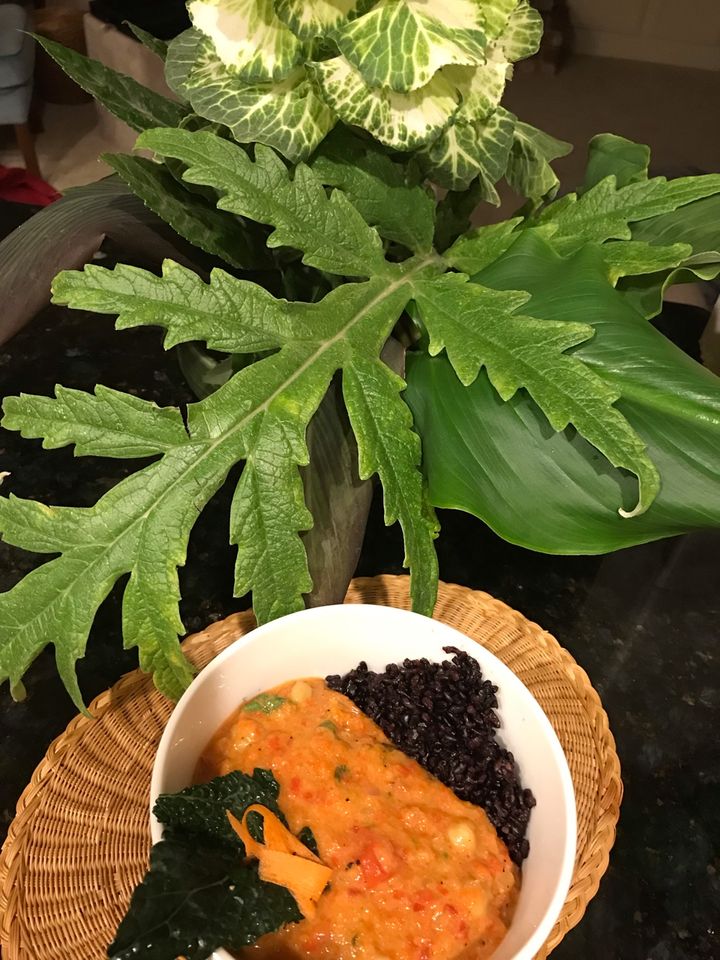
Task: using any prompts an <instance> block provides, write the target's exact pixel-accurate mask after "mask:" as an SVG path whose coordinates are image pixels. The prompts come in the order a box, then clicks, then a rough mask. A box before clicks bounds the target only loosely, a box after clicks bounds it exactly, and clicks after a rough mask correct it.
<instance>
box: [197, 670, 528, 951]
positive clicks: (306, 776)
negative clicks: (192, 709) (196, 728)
mask: <svg viewBox="0 0 720 960" xmlns="http://www.w3.org/2000/svg"><path fill="white" fill-rule="evenodd" d="M255 767H264V768H268V769H270V770H272V772H273V774H274V775H275V778H276V779H277V781H278V783H279V784H280V798H279V802H280V805H281V808H282V810H283V812H284V814H285V816H286V817H287V820H288V824H289V826H290V829H291V830H292V831H293V832H294V833H298V832H299V831H300V830H301V829H302V828H303V827H304V826H306V825H308V826H310V827H311V829H312V831H313V833H314V835H315V839H316V840H317V845H318V849H319V853H320V857H321V859H322V861H323V863H324V864H326V865H327V866H328V867H330V868H331V869H332V871H333V874H332V879H331V882H330V884H329V886H328V888H327V889H326V891H325V893H324V894H323V895H322V896H321V897H320V899H319V901H318V904H317V911H316V913H315V916H313V917H312V918H310V919H308V918H306V919H304V920H302V921H301V922H300V923H297V924H292V925H289V926H287V927H285V928H284V929H282V930H280V931H278V932H277V933H273V934H268V935H267V936H265V937H263V938H262V939H261V940H260V941H258V943H257V944H255V946H253V947H249V948H247V949H246V950H245V951H244V952H243V954H242V955H243V956H244V957H247V958H253V960H265V958H273V960H299V958H318V960H360V958H367V960H370V958H372V960H390V958H392V960H450V958H458V957H462V958H463V960H483V958H487V957H489V956H490V955H491V954H492V952H493V951H494V949H495V948H496V947H497V945H498V944H499V942H500V941H501V940H502V938H503V936H504V935H505V932H506V930H507V927H508V924H509V922H510V918H511V916H512V913H513V910H514V907H515V903H516V900H517V894H518V888H519V874H518V871H517V869H516V868H515V867H514V865H513V864H512V862H511V860H510V857H509V855H508V852H507V849H506V847H505V845H504V844H503V843H502V841H501V840H500V839H499V838H498V836H497V834H496V832H495V829H494V827H493V826H492V824H491V823H490V822H489V820H488V818H487V816H486V815H485V813H484V811H483V810H481V809H480V808H479V807H476V806H474V805H473V804H470V803H466V802H464V801H462V800H459V799H458V798H457V797H456V796H455V794H454V793H453V792H452V791H451V790H450V789H449V788H448V787H445V786H444V785H443V784H441V783H440V781H439V780H436V779H435V778H434V777H432V776H431V775H430V774H429V773H427V772H426V771H425V770H423V768H422V767H421V766H420V765H419V764H417V763H416V762H415V761H414V760H410V759H409V758H408V757H407V756H405V754H403V753H400V752H399V751H398V750H396V749H395V748H394V747H393V745H392V744H391V743H390V742H389V741H388V740H387V738H386V737H385V735H384V734H383V733H382V731H381V730H380V728H379V727H378V726H377V725H376V724H375V723H373V721H372V720H370V719H369V718H368V717H366V716H365V715H364V714H363V713H361V711H360V710H358V708H357V707H355V705H354V704H353V703H352V702H351V701H350V700H348V698H347V697H344V696H343V695H342V694H339V693H335V692H334V691H332V690H330V689H328V687H327V686H326V685H325V682H324V681H323V680H319V679H309V680H297V681H291V682H289V683H285V684H282V685H281V686H279V687H276V688H275V689H274V690H272V691H269V692H268V694H264V695H261V697H259V698H256V699H255V700H253V701H250V702H249V703H247V704H244V705H243V706H242V707H241V708H240V709H239V710H238V711H237V712H236V713H234V714H233V715H232V716H231V717H230V719H229V720H228V721H227V722H226V723H225V724H224V725H223V726H222V727H221V729H220V730H219V731H218V732H217V733H216V734H215V736H214V737H213V739H212V740H211V741H210V743H209V744H208V746H207V748H206V749H205V752H204V753H203V755H202V757H201V759H200V762H199V764H198V769H197V777H196V779H197V780H198V781H202V780H207V779H209V778H211V777H213V776H217V775H219V774H226V773H230V772H231V771H232V770H243V771H245V772H246V773H251V772H252V771H253V770H254V769H255Z"/></svg>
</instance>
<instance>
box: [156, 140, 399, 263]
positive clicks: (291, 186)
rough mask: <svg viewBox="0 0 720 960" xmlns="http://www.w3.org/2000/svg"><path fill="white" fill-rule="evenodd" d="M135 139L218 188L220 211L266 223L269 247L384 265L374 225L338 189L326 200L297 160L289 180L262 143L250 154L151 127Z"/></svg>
mask: <svg viewBox="0 0 720 960" xmlns="http://www.w3.org/2000/svg"><path fill="white" fill-rule="evenodd" d="M138 146H139V147H148V148H149V149H150V150H154V151H155V152H156V153H159V154H160V155H162V156H164V157H174V158H175V159H176V160H181V161H182V162H183V163H185V164H187V165H188V170H187V171H186V172H185V174H184V179H185V180H187V181H188V183H199V184H203V185H207V186H212V187H213V188H215V189H216V190H218V192H219V193H220V194H221V197H222V199H221V200H220V202H219V204H218V205H219V206H220V207H221V208H222V209H223V210H229V211H230V212H231V213H237V214H240V215H242V216H246V217H250V218H251V219H253V220H258V221H260V222H264V223H270V224H272V225H273V226H274V227H275V230H274V232H273V233H272V234H271V235H270V237H269V238H268V241H267V242H268V246H271V247H279V246H290V247H294V248H295V249H302V250H304V251H305V253H304V257H303V260H304V262H305V263H307V264H308V265H310V266H313V267H317V268H318V269H320V270H327V271H328V272H330V273H338V274H345V275H347V276H354V277H362V276H365V277H367V276H371V275H372V274H374V273H382V272H383V270H384V269H385V258H384V255H383V250H382V243H381V241H380V237H379V236H378V234H377V232H376V231H375V230H373V229H372V228H371V227H369V226H368V225H367V224H366V223H365V221H364V220H363V219H362V217H361V216H360V214H359V213H358V212H357V210H356V209H355V207H353V205H352V204H351V203H350V201H349V200H348V199H347V197H346V196H345V195H344V194H343V193H342V192H341V191H340V190H335V191H334V192H333V194H332V196H331V197H330V199H328V197H327V195H326V193H325V190H324V189H323V186H322V184H321V182H320V181H319V180H318V178H317V177H316V176H315V175H314V174H313V173H312V171H311V170H310V169H309V168H308V167H306V166H304V165H302V164H301V165H299V166H298V167H297V168H296V169H295V176H294V178H293V179H292V180H291V179H290V173H289V172H288V169H287V167H286V166H285V164H284V163H283V162H282V160H280V158H279V157H278V156H277V155H276V154H275V153H273V151H272V150H270V149H268V148H267V147H262V146H257V147H256V148H255V157H256V159H255V161H253V160H251V159H250V157H249V156H248V155H247V154H246V153H245V152H244V151H243V150H240V149H239V148H238V147H237V146H236V145H235V144H232V143H228V142H227V141H225V140H221V139H220V138H219V137H215V136H213V135H212V134H209V133H190V132H189V131H187V130H160V129H158V130H150V131H148V132H147V133H146V134H145V135H143V136H142V137H140V138H139V140H138Z"/></svg>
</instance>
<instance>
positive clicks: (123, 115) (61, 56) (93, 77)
mask: <svg viewBox="0 0 720 960" xmlns="http://www.w3.org/2000/svg"><path fill="white" fill-rule="evenodd" d="M36 40H37V41H38V43H39V44H40V45H41V46H42V47H43V49H44V50H45V51H46V52H47V53H48V54H49V55H50V56H51V57H52V58H53V60H55V61H57V63H59V64H60V66H61V67H62V68H63V70H64V71H65V73H67V75H68V76H69V77H72V79H73V80H74V81H75V83H77V84H78V85H79V86H81V87H82V88H83V90H86V91H87V92H88V93H90V94H92V96H93V97H94V98H95V99H96V100H99V101H100V103H101V104H102V105H103V106H104V107H107V109H108V110H109V111H110V112H111V113H113V114H115V116H116V117H118V118H119V119H120V120H123V121H124V122H125V123H127V124H128V126H130V127H132V128H133V130H137V131H141V130H147V129H149V128H150V127H177V126H178V125H179V124H180V122H181V121H182V119H183V117H185V116H186V115H187V112H188V111H187V108H186V107H185V106H183V105H182V104H179V103H175V101H174V100H169V99H168V98H167V97H163V96H162V95H161V94H159V93H155V91H154V90H149V89H148V88H147V87H144V86H143V85H142V84H141V83H138V82H137V80H133V78H132V77H128V76H126V75H125V74H124V73H118V72H117V70H111V69H110V67H106V66H105V65H104V64H102V63H100V61H99V60H90V59H89V58H88V57H85V56H83V55H82V54H81V53H77V52H76V51H75V50H70V49H69V47H64V46H63V45H62V44H61V43H57V42H56V41H55V40H49V39H48V38H47V37H39V36H38V37H36Z"/></svg>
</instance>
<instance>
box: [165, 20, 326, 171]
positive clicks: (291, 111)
mask: <svg viewBox="0 0 720 960" xmlns="http://www.w3.org/2000/svg"><path fill="white" fill-rule="evenodd" d="M166 77H167V81H168V83H169V85H170V87H171V88H172V89H173V90H174V91H175V92H176V93H177V94H178V95H179V96H182V97H183V98H184V99H187V100H188V101H189V103H190V104H191V106H192V108H193V110H194V111H195V112H196V113H197V114H199V115H200V116H202V117H205V118H206V119H208V120H211V121H213V122H216V123H222V124H225V125H226V126H227V127H229V128H230V130H231V131H232V134H233V136H234V138H235V139H236V140H237V141H238V142H239V143H264V144H267V145H268V146H270V147H274V148H275V149H276V150H279V151H280V153H282V155H283V156H285V157H287V158H288V160H291V161H292V162H294V163H297V162H298V161H299V160H304V159H306V158H307V157H309V156H310V154H311V153H312V152H313V150H315V148H316V147H317V145H318V144H319V143H320V142H321V141H322V139H323V138H324V137H325V136H326V134H327V133H328V132H329V131H330V130H331V129H332V128H333V126H334V124H335V115H334V114H333V112H332V111H331V110H330V109H329V107H327V106H326V104H325V103H324V102H323V101H322V100H321V99H320V97H318V95H317V93H316V91H315V89H314V87H313V86H312V85H311V84H310V82H309V81H308V78H307V75H306V73H305V71H304V69H303V68H302V67H298V68H296V69H295V70H293V71H292V72H291V73H290V74H289V75H288V76H287V77H285V79H283V80H280V81H278V82H276V83H256V84H248V83H245V82H244V81H243V80H241V79H240V77H239V75H238V74H237V73H236V72H235V71H233V70H232V69H231V68H228V67H226V66H225V64H223V63H222V62H221V61H220V59H219V58H218V57H217V55H216V54H215V52H214V50H213V47H212V44H211V43H210V41H209V40H208V38H207V37H204V36H203V35H202V34H201V33H200V32H199V31H197V30H193V29H191V30H186V31H185V32H184V33H182V34H180V36H179V37H177V38H176V39H175V40H173V41H172V43H171V44H170V48H169V52H168V61H167V69H166Z"/></svg>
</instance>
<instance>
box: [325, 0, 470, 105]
mask: <svg viewBox="0 0 720 960" xmlns="http://www.w3.org/2000/svg"><path fill="white" fill-rule="evenodd" d="M334 37H335V40H336V42H337V44H338V46H339V47H340V51H341V52H342V53H343V54H344V56H345V57H346V58H347V60H348V61H349V62H350V63H351V64H352V65H353V66H354V67H355V69H356V70H358V71H359V72H360V73H361V74H362V76H363V78H364V80H365V82H366V83H367V84H368V85H369V86H370V87H373V88H377V87H382V88H386V89H390V90H393V91H395V92H397V93H407V92H409V91H411V90H417V89H418V88H419V87H422V86H424V85H425V84H426V83H429V82H430V80H431V79H432V78H433V76H434V75H435V74H436V73H437V71H438V70H439V69H440V68H441V67H444V66H446V65H447V64H451V63H464V64H479V63H483V61H484V60H485V47H486V44H487V37H486V35H485V30H484V23H483V16H482V6H481V4H479V3H477V2H474V0H380V3H378V4H377V6H376V7H375V8H374V9H373V10H372V11H371V12H370V13H367V14H366V15H365V16H363V17H360V18H359V19H357V20H353V21H351V22H350V23H347V24H344V25H342V26H340V27H339V28H338V29H337V30H336V31H335V33H334Z"/></svg>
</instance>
